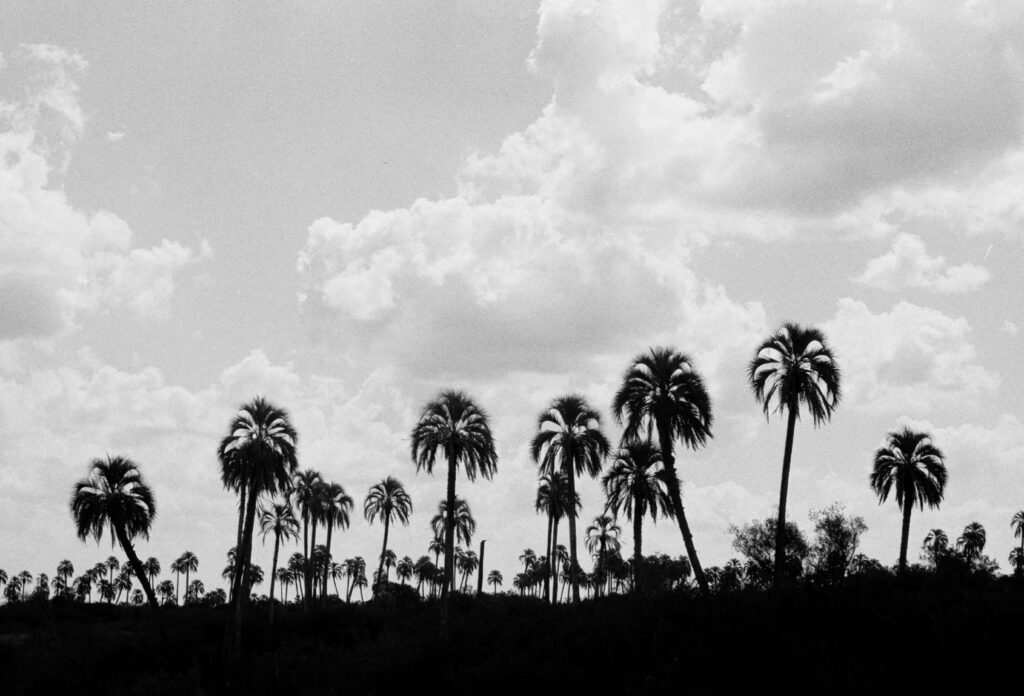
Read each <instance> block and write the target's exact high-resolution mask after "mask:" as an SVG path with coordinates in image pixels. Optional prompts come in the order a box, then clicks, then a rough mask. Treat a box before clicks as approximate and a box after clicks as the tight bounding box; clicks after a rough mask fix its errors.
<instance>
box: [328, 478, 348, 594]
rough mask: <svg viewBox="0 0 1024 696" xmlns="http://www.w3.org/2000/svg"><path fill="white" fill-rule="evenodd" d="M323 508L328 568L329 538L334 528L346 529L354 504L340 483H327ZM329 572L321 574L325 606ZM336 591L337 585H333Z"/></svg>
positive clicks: (329, 564) (329, 555) (330, 561)
mask: <svg viewBox="0 0 1024 696" xmlns="http://www.w3.org/2000/svg"><path fill="white" fill-rule="evenodd" d="M323 500H324V510H323V522H324V526H325V527H327V548H326V552H327V553H326V560H327V568H328V569H330V568H331V566H332V564H333V561H332V556H331V539H332V536H333V533H334V529H335V528H338V529H348V527H349V523H350V522H351V514H352V507H353V505H354V504H355V503H354V501H353V500H352V497H351V496H349V495H348V494H347V493H346V492H345V489H344V488H343V487H342V485H341V484H340V483H334V482H331V483H328V484H327V487H326V488H325V489H324V499H323ZM328 574H329V573H324V576H323V588H322V593H321V595H320V602H321V604H320V605H321V606H322V607H324V606H327V576H328ZM334 589H335V591H337V589H338V588H337V586H335V588H334Z"/></svg>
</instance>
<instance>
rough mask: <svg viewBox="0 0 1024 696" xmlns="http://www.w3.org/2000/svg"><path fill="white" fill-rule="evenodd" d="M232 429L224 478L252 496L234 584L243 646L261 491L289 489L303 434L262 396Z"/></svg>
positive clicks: (237, 636) (221, 451)
mask: <svg viewBox="0 0 1024 696" xmlns="http://www.w3.org/2000/svg"><path fill="white" fill-rule="evenodd" d="M228 431H229V434H228V435H227V436H226V437H225V438H224V439H223V440H222V441H221V444H220V447H219V448H218V451H217V454H218V457H219V459H220V462H221V480H222V481H224V483H225V485H227V486H229V487H233V488H236V490H240V491H245V496H246V498H245V524H244V526H243V530H242V539H241V546H240V547H238V551H237V553H238V562H237V563H236V565H237V568H236V569H235V577H234V583H233V584H234V587H235V588H236V589H237V590H238V591H237V592H236V595H235V599H236V604H235V629H234V646H235V649H236V650H238V649H240V648H241V640H242V617H243V615H244V613H245V607H246V604H247V603H248V601H249V592H248V589H247V588H248V587H249V585H250V578H249V570H250V568H249V566H250V559H251V558H252V537H253V526H254V524H255V522H256V501H257V499H258V498H259V496H261V495H270V496H272V495H275V494H276V493H278V492H280V491H286V490H287V489H288V487H289V485H290V484H291V476H292V474H293V473H294V472H295V469H296V468H297V467H298V461H297V460H296V456H295V445H296V442H297V440H298V435H297V434H296V432H295V428H293V427H292V425H291V422H290V421H289V419H288V413H287V412H286V411H285V410H284V409H281V408H279V407H277V406H275V405H273V404H271V403H270V402H268V401H267V400H265V399H264V398H263V397H260V396H257V397H256V398H255V399H253V400H252V401H249V402H247V403H244V404H242V405H241V407H240V408H239V412H238V414H237V415H236V416H235V418H234V419H233V420H232V421H231V425H230V426H229V428H228ZM242 590H244V591H242Z"/></svg>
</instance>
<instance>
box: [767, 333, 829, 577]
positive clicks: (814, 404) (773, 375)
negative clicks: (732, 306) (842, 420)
mask: <svg viewBox="0 0 1024 696" xmlns="http://www.w3.org/2000/svg"><path fill="white" fill-rule="evenodd" d="M747 378H748V379H749V381H750V386H751V388H752V389H753V390H754V398H756V399H757V401H758V402H759V403H761V404H762V405H763V407H764V414H765V417H768V415H769V414H770V413H771V412H772V410H774V411H776V412H778V413H782V412H783V411H785V412H786V414H787V416H788V421H787V423H786V446H785V450H784V451H783V455H782V484H781V486H780V488H779V520H778V522H777V523H776V526H775V585H776V586H779V585H780V584H781V583H782V581H783V579H784V575H785V574H784V572H783V570H784V567H785V563H784V555H783V554H784V553H785V551H784V546H785V541H784V537H785V530H786V499H787V497H788V495H789V468H790V462H791V461H792V457H793V431H794V429H795V428H796V421H797V419H798V418H799V417H800V406H801V404H802V405H803V406H804V408H806V410H807V411H808V412H809V413H810V414H811V418H812V420H813V421H814V427H818V426H819V425H821V424H822V423H824V422H826V421H828V420H830V419H831V418H832V412H833V411H834V410H835V408H836V406H837V405H838V404H839V396H840V392H839V366H838V365H837V364H836V359H835V356H834V355H833V354H832V350H831V349H830V348H829V347H828V344H827V343H826V340H825V335H824V334H823V333H822V332H821V331H819V330H818V329H815V328H813V327H803V326H800V325H799V324H784V325H783V326H782V327H781V328H780V329H779V330H778V331H776V332H775V333H774V334H772V335H771V336H769V337H768V338H766V339H765V340H764V342H762V343H761V345H759V346H758V347H757V351H756V352H755V354H754V359H753V360H751V361H750V366H749V368H748V369H747Z"/></svg>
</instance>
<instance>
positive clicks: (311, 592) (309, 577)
mask: <svg viewBox="0 0 1024 696" xmlns="http://www.w3.org/2000/svg"><path fill="white" fill-rule="evenodd" d="M310 522H311V524H310V525H309V526H310V527H312V528H313V533H312V534H310V535H309V556H310V558H312V557H313V554H315V553H316V518H314V519H312V520H310ZM316 572H317V570H316V568H314V567H313V564H312V562H310V561H309V560H308V559H307V561H306V597H307V599H308V601H309V602H312V601H313V598H314V597H316V583H315V582H313V577H314V576H315V575H316ZM307 608H309V607H308V602H307Z"/></svg>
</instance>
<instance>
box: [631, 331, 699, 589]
mask: <svg viewBox="0 0 1024 696" xmlns="http://www.w3.org/2000/svg"><path fill="white" fill-rule="evenodd" d="M612 413H613V414H614V416H615V422H616V423H620V424H624V425H625V429H624V431H623V435H622V438H623V440H627V441H628V440H638V439H644V438H641V434H642V433H643V434H645V435H646V438H645V439H648V440H650V439H652V435H653V434H654V433H655V432H656V433H657V436H658V445H659V447H660V448H661V457H662V467H663V468H664V470H665V485H666V487H667V488H668V494H669V499H670V500H671V501H672V512H673V515H674V516H675V518H676V522H677V523H678V524H679V531H680V532H681V533H682V535H683V543H684V544H685V545H686V553H687V555H688V556H689V558H690V565H691V566H692V567H693V575H694V578H696V580H697V584H698V585H699V586H700V589H701V592H703V593H705V594H707V592H708V582H707V579H706V578H705V577H704V570H703V569H702V568H701V565H700V560H699V559H698V558H697V548H696V547H695V546H694V543H693V534H692V533H691V532H690V525H689V523H688V522H687V521H686V512H685V511H684V509H683V498H682V494H681V492H680V490H679V478H678V476H677V475H676V466H675V450H674V449H673V444H674V442H675V441H676V439H679V440H680V441H681V442H682V443H683V444H684V445H685V446H687V447H690V448H691V449H696V448H697V447H699V446H703V445H704V444H705V443H706V442H707V440H708V438H710V437H711V424H712V422H713V416H712V413H711V398H710V397H709V396H708V392H707V389H705V387H704V380H703V379H702V378H701V376H700V375H699V374H698V373H697V371H696V370H695V369H694V367H693V361H692V360H691V359H690V358H689V357H688V356H686V355H684V354H683V353H680V352H678V351H676V350H674V349H672V348H651V349H650V350H649V351H648V352H646V353H641V354H640V355H638V356H636V357H635V358H634V359H633V362H632V364H630V366H629V367H628V368H626V372H625V373H624V374H623V376H622V386H621V387H619V390H618V392H616V394H615V398H614V399H613V401H612Z"/></svg>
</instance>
